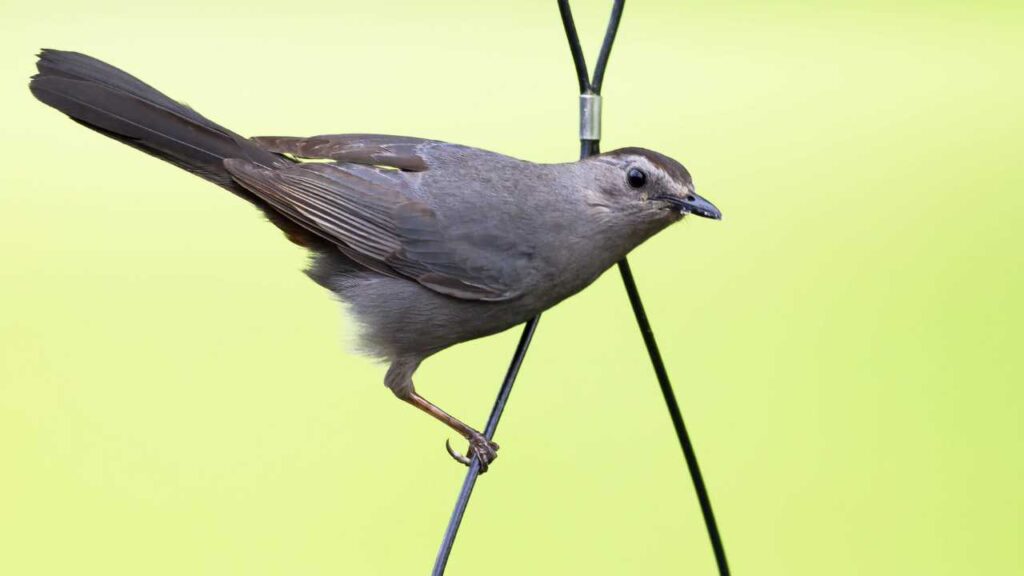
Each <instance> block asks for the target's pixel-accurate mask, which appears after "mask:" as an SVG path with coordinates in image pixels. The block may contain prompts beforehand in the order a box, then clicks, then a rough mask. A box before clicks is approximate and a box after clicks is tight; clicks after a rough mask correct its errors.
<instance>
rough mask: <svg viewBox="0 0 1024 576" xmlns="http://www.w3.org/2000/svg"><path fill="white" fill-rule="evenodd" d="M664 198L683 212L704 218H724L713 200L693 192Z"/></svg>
mask: <svg viewBox="0 0 1024 576" xmlns="http://www.w3.org/2000/svg"><path fill="white" fill-rule="evenodd" d="M662 200H665V201H666V202H668V203H669V205H671V206H672V207H673V208H675V209H676V210H679V212H681V213H683V214H693V215H695V216H701V217H703V218H711V219H712V220H721V219H722V211H721V210H719V209H718V208H716V207H715V205H714V204H712V203H711V202H708V201H707V200H705V199H704V198H703V197H701V196H698V195H696V194H694V193H693V192H687V193H686V194H683V195H682V196H663V197H662Z"/></svg>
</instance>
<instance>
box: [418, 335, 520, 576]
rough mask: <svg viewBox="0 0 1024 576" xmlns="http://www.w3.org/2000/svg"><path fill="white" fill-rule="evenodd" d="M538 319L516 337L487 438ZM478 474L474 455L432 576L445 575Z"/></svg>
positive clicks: (508, 391)
mask: <svg viewBox="0 0 1024 576" xmlns="http://www.w3.org/2000/svg"><path fill="white" fill-rule="evenodd" d="M539 321H540V315H538V316H536V317H535V318H533V319H531V320H530V321H529V322H527V323H526V327H525V328H523V335H522V336H520V337H519V345H517V346H516V353H515V354H513V355H512V363H511V364H509V367H508V372H506V373H505V381H504V382H502V384H501V390H499V391H498V399H497V400H495V401H494V408H492V409H491V415H490V417H489V418H488V419H487V427H486V428H484V436H486V437H487V439H488V440H491V439H492V438H494V431H495V430H497V428H498V420H500V419H501V413H502V412H503V411H504V410H505V404H506V403H507V402H508V396H509V394H511V393H512V384H514V383H515V381H516V376H517V375H518V374H519V368H520V367H521V366H522V365H523V358H525V357H526V350H527V349H528V348H529V347H530V340H532V339H533V333H534V331H535V330H537V322H539ZM478 476H480V460H479V459H477V458H476V456H474V457H473V460H472V461H470V463H469V471H468V472H466V479H465V480H463V481H462V489H461V490H459V498H458V500H456V501H455V510H453V511H452V517H451V519H450V520H449V521H448V527H447V528H446V529H445V531H444V538H442V539H441V548H440V549H439V550H438V551H437V558H436V559H435V560H434V570H433V571H432V572H431V574H432V575H433V576H440V575H441V574H444V569H445V566H447V565H448V556H449V555H451V553H452V546H453V545H454V544H455V535H456V534H457V533H458V531H459V526H460V525H461V524H462V516H463V515H464V514H465V513H466V507H467V506H469V497H470V495H472V494H473V487H474V486H476V479H477V477H478Z"/></svg>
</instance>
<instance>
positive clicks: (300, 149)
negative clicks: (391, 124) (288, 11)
mask: <svg viewBox="0 0 1024 576" xmlns="http://www.w3.org/2000/svg"><path fill="white" fill-rule="evenodd" d="M252 141H253V142H255V143H256V144H257V145H259V146H260V147H261V148H264V149H266V150H268V151H270V152H276V153H278V154H290V155H292V156H295V157H297V158H326V159H331V160H335V161H337V162H351V163H353V164H365V165H368V166H369V165H377V166H393V167H395V168H398V169H399V170H405V171H407V172H422V171H423V170H426V169H427V168H428V164H429V156H430V153H429V150H430V148H432V147H433V146H435V145H440V146H447V147H452V146H455V145H453V144H447V143H445V142H440V141H438V140H425V139H423V138H412V137H409V136H387V135H383V134H324V135H321V136H312V137H310V138H294V137H290V136H258V137H256V138H252Z"/></svg>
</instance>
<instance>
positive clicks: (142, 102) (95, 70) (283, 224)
mask: <svg viewBox="0 0 1024 576" xmlns="http://www.w3.org/2000/svg"><path fill="white" fill-rule="evenodd" d="M37 68H38V70H39V73H38V74H36V75H35V76H33V77H32V81H31V83H30V84H29V88H30V89H31V91H32V94H34V95H35V97H36V98H38V99H39V100H40V101H42V102H43V103H45V104H47V105H49V106H52V107H53V108H56V109H57V110H59V111H61V112H63V113H64V114H67V115H68V116H69V117H71V119H72V120H74V121H75V122H78V123H80V124H82V125H84V126H86V127H88V128H91V129H93V130H95V131H97V132H99V133H101V134H104V135H105V136H108V137H110V138H113V139H115V140H118V141H120V142H123V143H125V144H127V145H129V146H131V147H133V148H136V149H139V150H142V151H143V152H146V153H147V154H151V155H153V156H156V157H158V158H160V159H162V160H165V161H167V162H169V163H171V164H174V165H175V166H178V167H179V168H183V169H185V170H187V171H189V172H192V173H193V174H196V175H198V176H200V177H202V178H205V179H206V180H209V181H211V182H214V183H216V184H218V185H220V186H222V187H224V188H227V189H228V190H230V191H231V192H234V193H235V194H237V195H239V196H241V197H243V198H245V199H246V200H248V201H250V202H252V203H254V204H256V205H257V206H259V207H260V208H261V209H262V210H263V211H264V212H265V213H266V214H267V216H268V218H269V219H270V220H271V221H272V222H273V223H274V224H276V225H277V226H278V227H280V228H282V229H283V230H284V231H285V233H286V234H288V236H289V237H290V238H292V240H294V241H296V242H298V243H300V244H305V243H306V242H305V241H304V240H305V239H306V237H308V233H306V232H305V231H304V230H302V229H301V227H299V226H298V225H296V224H294V223H293V222H291V221H290V220H288V219H287V218H286V217H284V216H282V215H281V214H278V213H277V212H276V211H274V210H273V208H272V207H270V206H268V205H267V204H266V203H265V202H263V201H262V200H260V199H259V198H257V197H256V196H255V195H253V194H252V193H250V192H248V191H247V190H245V189H244V188H242V187H241V186H240V185H238V184H237V183H236V182H235V181H234V180H233V179H232V178H231V175H230V173H228V171H227V170H226V169H225V168H224V160H226V159H228V158H240V159H245V160H248V161H250V162H255V163H257V164H260V165H263V166H266V167H268V168H269V167H272V166H274V165H279V164H282V163H287V162H289V160H286V159H284V158H282V157H281V156H278V155H276V154H273V153H271V152H268V151H266V150H264V149H262V148H260V147H259V146H257V145H256V144H255V143H253V142H252V141H250V140H248V139H246V138H243V137H242V136H239V135H238V134H235V133H234V132H232V131H230V130H228V129H227V128H224V127H223V126H220V125H218V124H216V123H214V122H212V121H211V120H209V119H207V118H205V117H203V116H202V115H201V114H199V113H198V112H196V111H195V110H192V109H191V108H189V107H188V106H185V105H184V104H181V103H179V102H176V101H174V100H172V99H171V98H169V97H168V96H166V95H165V94H162V93H161V92H159V91H158V90H156V89H155V88H153V87H152V86H150V85H148V84H146V83H144V82H142V81H141V80H139V79H138V78H135V77H134V76H132V75H130V74H128V73H127V72H124V71H123V70H119V69H117V68H115V67H113V66H111V65H109V64H106V63H104V62H101V61H99V60H97V59H95V58H92V57H90V56H86V55H85V54H79V53H77V52H65V51H61V50H43V51H42V52H41V53H40V54H39V61H38V62H37Z"/></svg>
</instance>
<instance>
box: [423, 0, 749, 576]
mask: <svg viewBox="0 0 1024 576" xmlns="http://www.w3.org/2000/svg"><path fill="white" fill-rule="evenodd" d="M625 4H626V2H625V0H615V1H614V2H613V4H612V13H611V17H610V18H609V20H608V29H607V30H606V31H605V36H604V42H603V43H602V44H601V51H600V52H599V54H598V58H597V67H596V68H595V70H594V77H593V81H591V80H590V77H589V74H588V73H587V64H586V60H585V59H584V57H583V49H582V48H581V46H580V40H579V34H578V33H577V32H576V23H575V22H574V20H573V17H572V10H571V9H570V8H569V2H568V0H558V11H559V13H560V14H561V16H562V24H563V25H564V27H565V34H566V37H567V38H568V40H569V50H570V52H571V53H572V59H573V64H574V65H575V67H576V77H577V80H578V81H579V88H580V94H588V93H589V94H600V93H601V84H602V82H603V81H604V72H605V69H606V68H607V66H608V59H609V57H610V56H611V51H612V44H613V43H614V42H615V34H616V32H617V31H618V28H619V22H620V20H621V19H622V11H623V8H624V7H625ZM599 150H600V141H599V140H582V139H581V140H580V158H581V159H583V158H586V157H588V156H592V155H594V154H597V153H598V151H599ZM619 271H620V272H621V273H622V280H623V283H624V284H625V286H626V293H627V294H628V295H629V302H630V305H631V306H632V307H633V313H634V314H635V315H636V321H637V325H638V326H639V327H640V333H641V334H642V335H643V339H644V344H646V345H647V351H648V354H649V355H650V357H651V364H652V365H653V366H654V372H655V374H656V375H657V377H658V384H659V385H660V386H661V392H662V394H663V395H664V397H665V404H666V405H667V406H668V411H669V415H670V416H671V418H672V425H673V426H674V427H675V430H676V435H677V436H678V438H679V443H680V446H682V449H683V455H684V457H685V458H686V464H687V467H688V468H689V470H690V475H691V477H692V478H693V485H694V489H695V490H696V492H697V498H698V500H699V501H700V506H701V512H702V513H703V514H704V522H705V524H706V525H707V529H708V536H709V537H710V538H711V546H712V548H713V549H714V552H715V561H716V562H717V564H718V572H719V574H720V575H721V576H728V574H729V566H728V564H727V563H726V559H725V548H724V547H723V545H722V540H721V537H720V536H719V534H718V526H717V524H716V522H715V516H714V512H713V511H712V509H711V500H710V498H709V497H708V493H707V489H706V488H705V486H704V479H703V477H702V476H701V473H700V467H699V466H698V465H697V455H696V452H695V451H694V449H693V444H692V443H691V442H690V437H689V434H687V432H686V425H685V424H684V423H683V416H682V413H681V412H680V411H679V405H678V403H677V402H676V398H675V394H674V393H673V391H672V385H671V383H670V382H669V379H668V372H667V371H666V370H665V364H664V362H663V361H662V359H661V353H660V352H659V351H658V344H657V342H656V341H655V339H654V332H653V330H651V325H650V322H648V320H647V314H646V313H645V312H644V307H643V302H642V301H641V300H640V292H639V290H638V289H637V286H636V282H635V281H634V279H633V274H632V272H631V271H630V269H629V262H628V261H627V260H626V259H623V260H622V261H621V262H619ZM539 321H540V315H538V316H536V317H535V318H533V319H531V320H530V321H529V322H527V323H526V326H525V327H524V328H523V334H522V336H520V338H519V344H518V345H517V346H516V351H515V354H513V356H512V362H511V363H510V365H509V368H508V372H507V373H506V375H505V380H504V382H503V383H502V385H501V389H500V390H499V392H498V398H497V400H495V402H494V408H492V410H491V415H490V417H489V418H488V419H487V426H486V428H485V429H484V436H486V437H487V439H488V440H491V439H492V438H494V432H495V430H496V429H497V427H498V421H499V420H500V419H501V414H502V412H503V411H504V410H505V404H506V403H507V402H508V398H509V395H510V394H511V393H512V385H513V384H514V383H515V380H516V376H517V375H518V374H519V368H520V367H521V366H522V363H523V359H524V358H525V357H526V352H527V350H528V349H529V347H530V341H531V340H532V339H533V334H534V332H535V331H536V329H537V323H538V322H539ZM479 475H480V462H479V460H477V458H476V457H474V458H473V459H472V461H471V462H470V466H469V470H468V471H467V472H466V478H465V480H464V481H463V483H462V488H461V489H460V490H459V497H458V500H456V502H455V509H454V510H453V511H452V516H451V519H450V520H449V521H448V526H447V528H446V529H445V533H444V538H443V539H442V541H441V548H440V549H439V550H438V552H437V558H436V560H435V562H434V569H433V571H432V572H431V574H432V576H441V575H443V574H444V571H445V567H446V566H447V565H448V557H449V556H450V555H451V550H452V546H453V545H454V544H455V536H456V534H457V533H458V531H459V526H460V525H461V524H462V517H463V516H464V515H465V513H466V508H467V507H468V506H469V498H470V496H471V495H472V493H473V487H474V486H475V485H476V480H477V478H478V477H479Z"/></svg>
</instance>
